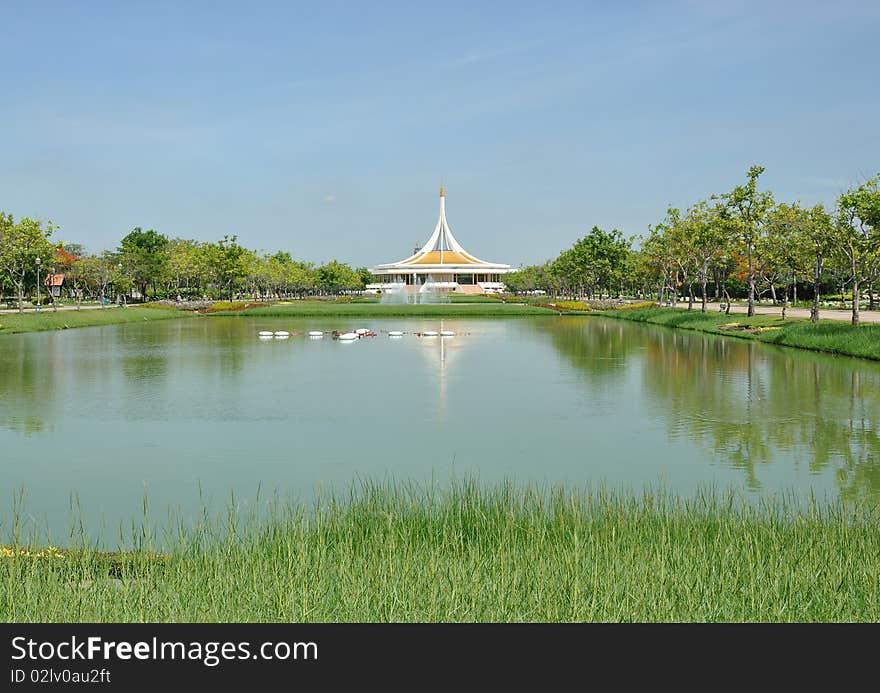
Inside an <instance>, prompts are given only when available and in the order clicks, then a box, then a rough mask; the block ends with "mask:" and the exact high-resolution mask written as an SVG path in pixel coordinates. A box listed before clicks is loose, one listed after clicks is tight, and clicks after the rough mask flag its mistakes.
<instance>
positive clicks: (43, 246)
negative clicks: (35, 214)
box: [0, 212, 55, 313]
mask: <svg viewBox="0 0 880 693" xmlns="http://www.w3.org/2000/svg"><path fill="white" fill-rule="evenodd" d="M54 230H55V226H54V225H53V224H52V222H51V221H50V222H47V223H46V227H45V228H43V224H42V222H40V221H37V220H34V219H28V218H27V217H24V218H22V219H20V220H19V221H18V223H16V222H15V221H14V219H13V218H12V215H11V214H4V213H3V212H0V271H2V272H3V273H4V275H5V276H6V278H7V279H8V280H9V282H10V283H11V284H12V285H13V286H14V287H15V289H16V292H17V293H18V312H19V313H21V312H23V311H24V287H25V281H26V280H27V278H28V277H29V276H31V275H32V274H34V273H35V270H36V267H37V259H38V258H39V260H40V262H41V263H42V264H43V265H44V266H46V267H48V264H49V262H50V261H51V259H52V253H53V247H52V245H51V244H50V243H49V240H48V237H49V236H50V235H51V234H52V232H53V231H54Z"/></svg>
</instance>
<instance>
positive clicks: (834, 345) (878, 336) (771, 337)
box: [596, 308, 880, 359]
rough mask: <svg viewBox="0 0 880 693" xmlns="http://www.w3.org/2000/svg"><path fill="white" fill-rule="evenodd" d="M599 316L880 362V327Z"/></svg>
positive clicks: (655, 311) (675, 315)
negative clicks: (879, 360)
mask: <svg viewBox="0 0 880 693" xmlns="http://www.w3.org/2000/svg"><path fill="white" fill-rule="evenodd" d="M596 314H597V315H606V316H608V317H612V318H618V319H621V320H633V321H635V322H646V323H650V324H652V325H665V326H666V327H678V328H681V329H685V330H697V331H699V332H709V333H712V334H720V335H727V336H734V337H743V338H747V339H757V340H758V341H761V342H768V343H770V344H780V345H783V346H790V347H797V348H799V349H811V350H813V351H826V352H829V353H832V354H841V355H845V356H858V357H861V358H868V359H880V325H860V326H859V327H853V326H852V325H849V324H847V323H842V322H832V321H829V320H825V321H822V322H820V323H819V324H818V325H813V324H812V323H811V322H810V321H809V320H804V319H796V318H789V319H787V320H782V319H781V318H780V317H778V316H774V315H756V316H754V317H752V318H748V317H746V316H744V315H739V314H736V315H734V314H731V315H725V314H724V313H701V312H700V311H699V310H693V311H688V310H685V309H673V308H646V309H639V310H623V311H601V312H598V313H596Z"/></svg>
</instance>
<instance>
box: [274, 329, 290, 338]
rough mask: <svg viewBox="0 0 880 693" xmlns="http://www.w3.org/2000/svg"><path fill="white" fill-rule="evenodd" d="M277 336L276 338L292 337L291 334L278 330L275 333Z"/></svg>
mask: <svg viewBox="0 0 880 693" xmlns="http://www.w3.org/2000/svg"><path fill="white" fill-rule="evenodd" d="M275 336H276V337H289V336H290V332H285V331H284V330H278V331H277V332H276V333H275Z"/></svg>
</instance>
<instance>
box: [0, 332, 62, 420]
mask: <svg viewBox="0 0 880 693" xmlns="http://www.w3.org/2000/svg"><path fill="white" fill-rule="evenodd" d="M50 337H51V336H50V335H23V336H13V337H11V338H10V337H6V338H4V339H3V340H2V341H0V393H2V396H0V422H2V424H3V427H4V428H7V429H9V430H12V431H17V432H19V433H25V434H30V433H38V432H40V431H42V430H44V429H45V428H46V421H47V419H48V418H51V409H50V408H51V404H52V395H51V389H52V382H53V378H54V375H55V374H56V372H57V370H58V369H57V367H56V359H54V358H53V355H55V354H54V352H55V347H56V345H57V340H53V339H51V338H50ZM47 357H48V358H47Z"/></svg>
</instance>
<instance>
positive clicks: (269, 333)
mask: <svg viewBox="0 0 880 693" xmlns="http://www.w3.org/2000/svg"><path fill="white" fill-rule="evenodd" d="M257 334H258V335H260V336H261V337H271V336H272V335H273V334H275V333H274V332H269V331H268V330H262V331H260V332H258V333H257Z"/></svg>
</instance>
